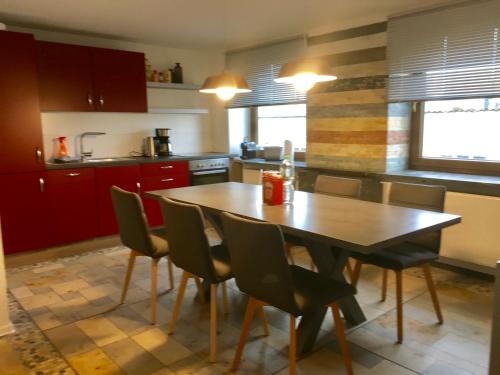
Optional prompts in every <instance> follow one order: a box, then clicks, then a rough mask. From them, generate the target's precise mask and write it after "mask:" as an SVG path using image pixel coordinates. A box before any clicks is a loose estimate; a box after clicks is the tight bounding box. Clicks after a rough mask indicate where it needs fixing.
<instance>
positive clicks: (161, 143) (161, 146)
mask: <svg viewBox="0 0 500 375" xmlns="http://www.w3.org/2000/svg"><path fill="white" fill-rule="evenodd" d="M169 130H170V129H169V128H156V137H154V140H155V153H156V154H157V155H158V156H171V155H172V145H171V144H170V137H169V135H168V132H169Z"/></svg>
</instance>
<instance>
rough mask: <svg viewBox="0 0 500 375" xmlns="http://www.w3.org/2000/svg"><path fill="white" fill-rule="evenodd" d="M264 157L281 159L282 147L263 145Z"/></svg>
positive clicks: (273, 159) (272, 159) (274, 159)
mask: <svg viewBox="0 0 500 375" xmlns="http://www.w3.org/2000/svg"><path fill="white" fill-rule="evenodd" d="M264 159H265V160H266V161H281V160H283V147H281V146H264Z"/></svg>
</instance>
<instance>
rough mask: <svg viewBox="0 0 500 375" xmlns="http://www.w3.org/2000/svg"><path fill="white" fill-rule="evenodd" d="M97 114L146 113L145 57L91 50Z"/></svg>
mask: <svg viewBox="0 0 500 375" xmlns="http://www.w3.org/2000/svg"><path fill="white" fill-rule="evenodd" d="M91 56H92V59H91V61H92V74H93V79H94V94H95V99H96V101H95V105H96V110H98V111H101V112H147V111H148V104H147V94H146V73H145V68H144V54H143V53H137V52H129V51H117V50H111V49H104V48H92V49H91Z"/></svg>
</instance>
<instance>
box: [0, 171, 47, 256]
mask: <svg viewBox="0 0 500 375" xmlns="http://www.w3.org/2000/svg"><path fill="white" fill-rule="evenodd" d="M0 185H1V186H2V189H1V194H0V221H1V222H2V237H3V246H4V249H5V253H6V254H12V253H16V252H19V251H26V250H35V249H41V248H45V247H49V246H51V245H52V241H51V236H50V231H49V221H50V208H49V199H48V195H47V172H33V173H17V174H4V175H0Z"/></svg>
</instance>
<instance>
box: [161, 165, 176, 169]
mask: <svg viewBox="0 0 500 375" xmlns="http://www.w3.org/2000/svg"><path fill="white" fill-rule="evenodd" d="M173 167H174V166H173V165H164V166H161V167H160V168H161V169H172V168H173Z"/></svg>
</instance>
